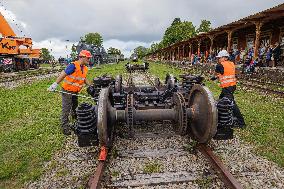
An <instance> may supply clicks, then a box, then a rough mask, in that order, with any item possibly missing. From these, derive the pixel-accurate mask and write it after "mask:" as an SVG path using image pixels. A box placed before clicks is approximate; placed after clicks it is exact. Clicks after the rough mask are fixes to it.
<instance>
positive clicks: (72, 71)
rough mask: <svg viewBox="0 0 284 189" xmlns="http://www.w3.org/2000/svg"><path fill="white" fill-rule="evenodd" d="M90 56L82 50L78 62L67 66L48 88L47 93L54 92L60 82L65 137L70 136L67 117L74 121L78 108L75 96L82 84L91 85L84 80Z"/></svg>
mask: <svg viewBox="0 0 284 189" xmlns="http://www.w3.org/2000/svg"><path fill="white" fill-rule="evenodd" d="M91 57H92V54H91V53H90V52H89V51H87V50H82V51H81V52H80V54H79V60H78V61H75V62H73V63H71V64H69V65H68V66H67V67H66V69H65V70H63V71H62V72H61V74H60V75H59V76H58V78H57V79H56V81H55V82H54V83H53V84H52V85H51V86H50V87H49V88H48V90H49V91H55V89H56V88H57V86H58V85H59V83H60V82H61V81H63V82H62V85H61V86H62V91H63V92H67V93H69V94H67V93H62V115H61V122H62V132H63V134H65V135H70V134H71V127H70V125H69V118H68V117H69V115H70V113H71V115H72V118H73V119H76V118H77V116H76V108H77V106H78V96H77V94H78V93H79V92H80V91H81V89H82V87H83V86H84V84H87V85H91V84H92V83H91V82H90V81H88V79H87V78H86V76H87V73H88V67H87V66H86V65H88V64H89V61H90V58H91Z"/></svg>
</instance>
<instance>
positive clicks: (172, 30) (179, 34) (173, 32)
mask: <svg viewBox="0 0 284 189" xmlns="http://www.w3.org/2000/svg"><path fill="white" fill-rule="evenodd" d="M195 35H196V32H195V26H193V24H192V22H190V21H183V22H182V21H181V20H180V18H175V19H174V21H173V22H172V24H171V26H170V27H168V28H167V29H166V31H165V34H164V36H163V39H162V41H161V44H160V46H159V47H160V48H161V47H162V48H163V47H167V46H169V45H172V44H174V43H177V42H179V41H183V40H187V39H189V38H191V37H193V36H195Z"/></svg>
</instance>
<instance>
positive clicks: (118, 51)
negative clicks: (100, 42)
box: [107, 47, 121, 55]
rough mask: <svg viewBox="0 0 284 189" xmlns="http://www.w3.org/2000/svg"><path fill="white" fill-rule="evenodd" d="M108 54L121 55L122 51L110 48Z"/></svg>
mask: <svg viewBox="0 0 284 189" xmlns="http://www.w3.org/2000/svg"><path fill="white" fill-rule="evenodd" d="M107 53H108V54H116V55H121V51H120V50H119V49H116V48H114V47H110V48H108V50H107Z"/></svg>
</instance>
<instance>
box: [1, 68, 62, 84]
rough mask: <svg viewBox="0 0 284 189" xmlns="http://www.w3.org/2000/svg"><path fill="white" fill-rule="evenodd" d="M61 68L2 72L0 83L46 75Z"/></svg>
mask: <svg viewBox="0 0 284 189" xmlns="http://www.w3.org/2000/svg"><path fill="white" fill-rule="evenodd" d="M62 70H63V69H38V70H29V71H21V72H18V73H14V72H13V73H3V74H1V75H0V83H6V82H13V81H19V80H23V79H28V78H31V77H35V76H41V75H47V74H53V73H58V72H61V71H62Z"/></svg>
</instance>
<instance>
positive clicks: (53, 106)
mask: <svg viewBox="0 0 284 189" xmlns="http://www.w3.org/2000/svg"><path fill="white" fill-rule="evenodd" d="M123 72H124V63H120V64H116V65H102V66H101V68H100V69H96V68H95V69H92V70H90V71H89V74H88V78H89V79H92V78H93V77H95V76H98V75H103V74H111V75H114V76H115V75H117V74H121V73H123ZM54 81H55V78H51V79H46V80H41V81H36V82H34V83H32V84H27V85H23V86H20V87H17V88H15V89H4V88H0V96H1V100H0V112H1V114H0V120H1V122H0V154H1V155H0V188H13V189H14V188H22V187H23V185H24V183H25V182H29V181H33V180H36V179H37V178H39V177H40V176H41V175H42V174H43V173H44V169H43V165H44V163H45V162H47V161H49V160H50V159H51V157H52V155H53V154H54V153H55V152H56V151H57V150H59V149H61V148H62V147H63V144H64V140H65V137H64V136H63V135H62V134H61V132H60V114H61V96H60V95H59V94H54V93H49V92H47V91H46V89H47V87H48V86H49V85H50V84H52V83H53V82H54ZM84 92H86V91H85V90H84ZM80 100H82V99H80ZM61 174H62V175H64V174H66V171H62V172H60V173H59V176H60V175H61Z"/></svg>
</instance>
